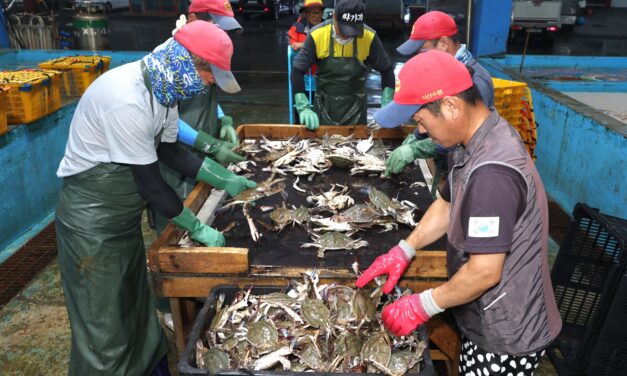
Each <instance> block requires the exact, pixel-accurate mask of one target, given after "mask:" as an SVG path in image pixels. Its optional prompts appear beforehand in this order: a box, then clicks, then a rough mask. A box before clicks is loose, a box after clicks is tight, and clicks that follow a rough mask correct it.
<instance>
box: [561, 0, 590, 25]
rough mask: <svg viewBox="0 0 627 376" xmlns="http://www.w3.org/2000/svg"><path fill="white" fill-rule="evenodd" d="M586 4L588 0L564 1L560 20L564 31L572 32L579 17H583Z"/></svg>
mask: <svg viewBox="0 0 627 376" xmlns="http://www.w3.org/2000/svg"><path fill="white" fill-rule="evenodd" d="M586 3H587V1H586V0H583V1H582V0H562V17H561V19H560V22H561V24H562V29H564V30H567V31H572V29H573V28H574V27H575V23H576V22H577V17H579V16H581V13H582V11H583V9H584V8H585V7H586V5H587V4H586Z"/></svg>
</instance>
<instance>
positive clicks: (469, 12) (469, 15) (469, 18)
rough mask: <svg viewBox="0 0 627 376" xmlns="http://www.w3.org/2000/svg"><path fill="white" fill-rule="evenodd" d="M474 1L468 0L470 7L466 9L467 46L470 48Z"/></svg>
mask: <svg viewBox="0 0 627 376" xmlns="http://www.w3.org/2000/svg"><path fill="white" fill-rule="evenodd" d="M472 2H473V0H468V8H467V10H466V47H467V48H468V50H470V27H471V26H472Z"/></svg>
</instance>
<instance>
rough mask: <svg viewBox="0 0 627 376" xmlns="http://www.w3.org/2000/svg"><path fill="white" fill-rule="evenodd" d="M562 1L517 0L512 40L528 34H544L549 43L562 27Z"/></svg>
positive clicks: (514, 8) (512, 26)
mask: <svg viewBox="0 0 627 376" xmlns="http://www.w3.org/2000/svg"><path fill="white" fill-rule="evenodd" d="M561 13H562V1H561V0H560V1H543V0H533V1H530V0H515V1H513V2H512V22H511V25H510V40H511V41H516V39H517V37H518V36H519V35H525V34H526V33H532V34H543V36H544V37H546V38H547V40H548V41H549V42H552V41H553V39H554V38H555V33H556V32H557V30H558V29H559V28H560V27H561V26H562V23H561V18H562V15H561Z"/></svg>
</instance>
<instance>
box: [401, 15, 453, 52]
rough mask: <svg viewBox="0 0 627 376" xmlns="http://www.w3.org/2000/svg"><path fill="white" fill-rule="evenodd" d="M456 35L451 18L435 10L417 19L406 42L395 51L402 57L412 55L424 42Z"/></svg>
mask: <svg viewBox="0 0 627 376" xmlns="http://www.w3.org/2000/svg"><path fill="white" fill-rule="evenodd" d="M455 34H457V25H455V20H454V19H453V17H451V16H449V15H448V14H446V13H444V12H440V11H437V10H434V11H431V12H428V13H425V14H423V15H422V16H420V17H418V19H417V20H416V22H414V26H412V28H411V35H410V36H409V39H408V40H407V42H405V43H403V44H401V45H400V46H399V47H398V48H397V49H396V51H398V52H399V53H400V54H402V55H413V54H415V53H416V52H418V51H420V48H422V45H423V44H424V42H425V41H428V40H434V39H438V38H441V37H452V36H453V35H455Z"/></svg>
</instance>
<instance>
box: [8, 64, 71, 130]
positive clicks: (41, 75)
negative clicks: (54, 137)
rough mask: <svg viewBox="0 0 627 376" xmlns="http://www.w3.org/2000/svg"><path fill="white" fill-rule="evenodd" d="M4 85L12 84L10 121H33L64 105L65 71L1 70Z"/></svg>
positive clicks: (13, 122)
mask: <svg viewBox="0 0 627 376" xmlns="http://www.w3.org/2000/svg"><path fill="white" fill-rule="evenodd" d="M0 85H3V86H9V87H11V88H12V90H10V91H9V95H8V99H9V100H8V101H7V103H8V107H7V120H8V123H9V124H24V123H32V122H33V121H35V120H37V119H40V118H42V117H44V116H46V115H48V114H51V113H52V112H54V111H56V110H58V109H59V108H61V90H60V89H61V88H60V85H61V72H58V71H53V70H35V69H22V70H15V71H2V72H0Z"/></svg>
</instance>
